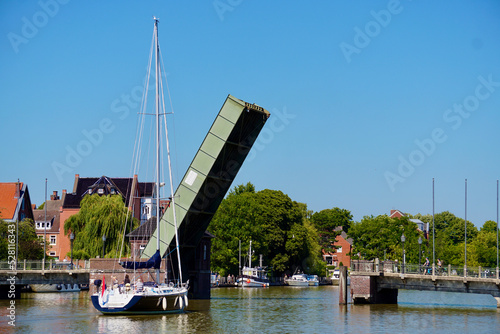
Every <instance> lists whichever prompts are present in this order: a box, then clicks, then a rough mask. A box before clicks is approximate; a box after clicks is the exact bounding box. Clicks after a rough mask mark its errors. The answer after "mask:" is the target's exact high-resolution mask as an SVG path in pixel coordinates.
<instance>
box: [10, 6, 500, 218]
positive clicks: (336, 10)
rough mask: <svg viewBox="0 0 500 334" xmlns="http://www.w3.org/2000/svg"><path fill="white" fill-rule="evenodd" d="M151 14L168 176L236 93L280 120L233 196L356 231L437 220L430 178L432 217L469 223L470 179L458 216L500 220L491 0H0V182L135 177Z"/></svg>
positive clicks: (268, 130)
mask: <svg viewBox="0 0 500 334" xmlns="http://www.w3.org/2000/svg"><path fill="white" fill-rule="evenodd" d="M153 15H155V16H157V17H159V18H160V43H161V46H162V53H163V57H164V63H165V66H166V72H167V73H168V82H169V86H170V92H171V95H172V99H173V105H174V110H175V113H176V114H175V132H176V145H175V146H176V153H175V154H174V156H175V157H176V158H177V160H176V163H175V164H174V165H175V166H176V167H177V168H178V170H177V174H178V175H177V176H178V177H182V175H183V174H184V172H185V170H186V168H187V167H188V165H189V163H190V162H191V159H192V158H193V156H194V154H195V152H196V150H197V149H198V147H199V145H200V144H201V142H202V140H203V138H204V136H205V134H206V132H207V131H208V129H209V127H210V125H211V124H212V122H213V120H214V118H215V116H216V114H217V112H218V111H219V109H220V107H221V106H222V103H223V101H224V100H225V98H226V96H227V94H232V95H234V96H236V97H238V98H240V99H243V100H245V101H248V102H252V103H257V104H258V105H261V106H262V107H264V108H266V109H267V110H269V111H270V112H271V114H272V116H271V118H270V120H269V122H268V123H267V124H266V127H265V128H264V130H263V132H262V134H261V137H260V138H259V140H258V142H257V143H256V146H255V148H254V150H253V152H252V154H251V157H250V159H248V160H247V161H246V162H245V164H244V165H243V167H242V169H241V171H240V173H239V175H238V176H237V178H236V180H235V183H233V186H234V185H238V184H242V183H246V182H252V183H253V184H254V185H255V186H256V188H257V190H262V189H266V188H269V189H275V190H281V191H283V192H284V193H286V194H288V195H289V196H290V197H291V198H292V199H293V200H295V201H298V202H303V203H306V204H307V205H308V208H309V209H311V210H313V211H320V210H323V209H328V208H332V207H341V208H345V209H348V210H350V211H351V212H352V213H353V215H354V219H355V220H357V221H359V220H360V219H361V218H362V217H363V216H365V215H379V214H386V213H387V214H388V213H389V211H390V210H391V209H399V210H401V211H403V212H408V213H412V214H416V213H422V214H427V213H432V178H435V180H436V181H435V182H436V183H435V189H436V190H435V198H436V200H435V207H436V212H441V211H445V210H449V211H451V212H453V213H454V214H455V215H457V216H460V217H463V216H464V211H465V205H464V202H465V196H464V182H465V179H466V178H467V179H468V213H467V215H468V216H467V217H468V219H469V220H471V221H472V222H473V223H475V224H476V225H477V226H481V225H482V224H483V223H484V221H486V220H490V219H491V220H496V180H497V179H498V178H499V177H500V168H499V167H500V154H499V153H500V148H499V144H500V131H499V126H500V40H499V36H500V2H498V1H496V0H491V1H460V2H456V1H439V2H431V1H408V0H406V1H356V2H351V1H311V2H304V1H287V2H274V1H248V0H243V1H241V0H218V1H190V2H178V1H74V0H73V1H68V0H64V1H63V0H41V1H12V0H6V1H2V2H1V3H0V36H1V39H0V40H1V42H0V48H1V53H0V73H1V79H0V92H1V95H0V96H1V98H0V111H1V122H0V131H1V138H2V145H1V146H0V157H1V163H0V182H13V181H17V179H18V178H19V179H20V180H21V181H23V182H26V183H27V184H28V186H29V189H30V193H31V197H32V201H33V202H34V203H36V204H37V205H39V204H41V203H42V202H43V201H44V184H45V181H44V180H45V178H48V184H49V185H48V188H49V194H50V193H51V192H52V191H53V190H58V191H59V192H60V191H61V190H62V189H67V190H68V191H71V190H72V187H73V180H74V175H75V174H80V176H82V177H97V176H101V175H107V176H110V177H129V176H130V165H131V156H132V147H133V144H134V138H135V128H136V113H137V112H138V110H139V109H138V107H137V106H136V103H135V102H136V100H135V99H134V97H135V96H136V93H137V92H138V91H139V90H140V86H141V85H142V84H143V78H144V76H145V73H146V72H145V71H146V65H147V59H148V55H149V47H150V43H151V36H152V32H153V21H152V16H153ZM127 97H128V98H127ZM96 129H98V130H96ZM95 131H100V133H101V134H102V137H101V136H99V135H97V134H96V132H95ZM85 133H87V136H88V135H89V134H94V135H95V136H94V137H92V138H93V141H94V142H93V143H91V146H90V147H89V146H88V145H87V146H85V145H86V143H87V144H88V143H89V142H90V141H89V140H88V138H87V136H86V135H85ZM85 142H86V143H85ZM78 149H79V150H80V151H81V152H84V153H85V154H86V155H85V156H81V159H76V160H75V159H73V160H71V159H70V160H68V155H69V154H70V153H68V152H70V151H71V150H75V151H77V150H78ZM68 161H69V162H70V163H68ZM54 166H59V168H60V169H59V171H56V169H55V168H54ZM61 166H64V167H61ZM141 180H142V181H147V180H144V179H141Z"/></svg>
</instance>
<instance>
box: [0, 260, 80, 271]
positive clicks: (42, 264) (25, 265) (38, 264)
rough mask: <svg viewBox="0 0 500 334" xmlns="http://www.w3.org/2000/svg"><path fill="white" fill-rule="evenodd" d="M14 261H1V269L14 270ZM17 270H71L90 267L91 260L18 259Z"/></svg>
mask: <svg viewBox="0 0 500 334" xmlns="http://www.w3.org/2000/svg"><path fill="white" fill-rule="evenodd" d="M12 267H13V266H12V263H11V262H8V261H0V270H12V269H13V268H12ZM14 269H15V270H16V271H20V270H71V269H90V261H88V260H74V261H73V264H72V263H71V262H67V261H54V260H48V261H44V260H20V261H17V267H15V268H14Z"/></svg>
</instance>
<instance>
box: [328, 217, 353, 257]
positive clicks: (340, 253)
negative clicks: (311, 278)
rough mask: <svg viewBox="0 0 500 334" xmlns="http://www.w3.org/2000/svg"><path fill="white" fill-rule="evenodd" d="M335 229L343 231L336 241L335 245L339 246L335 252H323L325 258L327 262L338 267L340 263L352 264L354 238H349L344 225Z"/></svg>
mask: <svg viewBox="0 0 500 334" xmlns="http://www.w3.org/2000/svg"><path fill="white" fill-rule="evenodd" d="M335 231H337V232H338V231H342V232H341V233H340V235H338V236H337V237H336V238H335V242H334V243H333V245H334V246H335V247H338V248H337V249H335V252H333V253H325V254H323V260H324V261H325V262H326V264H327V265H333V266H335V267H338V266H339V265H340V263H342V265H344V266H346V267H350V266H351V256H350V253H351V250H352V243H353V240H352V238H349V237H348V236H347V233H345V232H344V231H343V230H342V227H341V226H339V227H337V228H336V229H335Z"/></svg>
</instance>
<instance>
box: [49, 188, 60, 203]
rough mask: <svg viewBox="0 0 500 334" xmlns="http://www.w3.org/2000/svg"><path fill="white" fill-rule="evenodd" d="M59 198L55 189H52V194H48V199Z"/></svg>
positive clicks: (55, 199) (54, 199)
mask: <svg viewBox="0 0 500 334" xmlns="http://www.w3.org/2000/svg"><path fill="white" fill-rule="evenodd" d="M58 199H59V196H57V191H56V190H55V191H53V192H52V195H50V200H51V201H57V200H58Z"/></svg>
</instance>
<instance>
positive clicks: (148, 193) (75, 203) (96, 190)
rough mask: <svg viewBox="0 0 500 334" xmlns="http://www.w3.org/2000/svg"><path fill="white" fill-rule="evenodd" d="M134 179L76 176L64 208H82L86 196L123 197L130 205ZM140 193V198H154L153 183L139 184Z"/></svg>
mask: <svg viewBox="0 0 500 334" xmlns="http://www.w3.org/2000/svg"><path fill="white" fill-rule="evenodd" d="M133 184H134V178H119V177H113V178H111V177H107V176H104V175H103V176H101V177H80V176H79V175H78V174H77V175H76V176H75V183H74V186H73V192H72V193H67V194H66V197H65V199H64V203H63V208H65V209H67V208H75V209H78V208H80V202H81V200H82V199H83V197H84V196H85V195H86V194H99V195H114V194H116V195H121V196H122V197H123V199H124V202H125V204H126V205H129V203H130V197H131V191H132V186H133ZM137 188H138V192H139V194H138V195H139V196H140V197H152V194H153V189H154V185H153V183H151V182H138V184H137Z"/></svg>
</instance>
